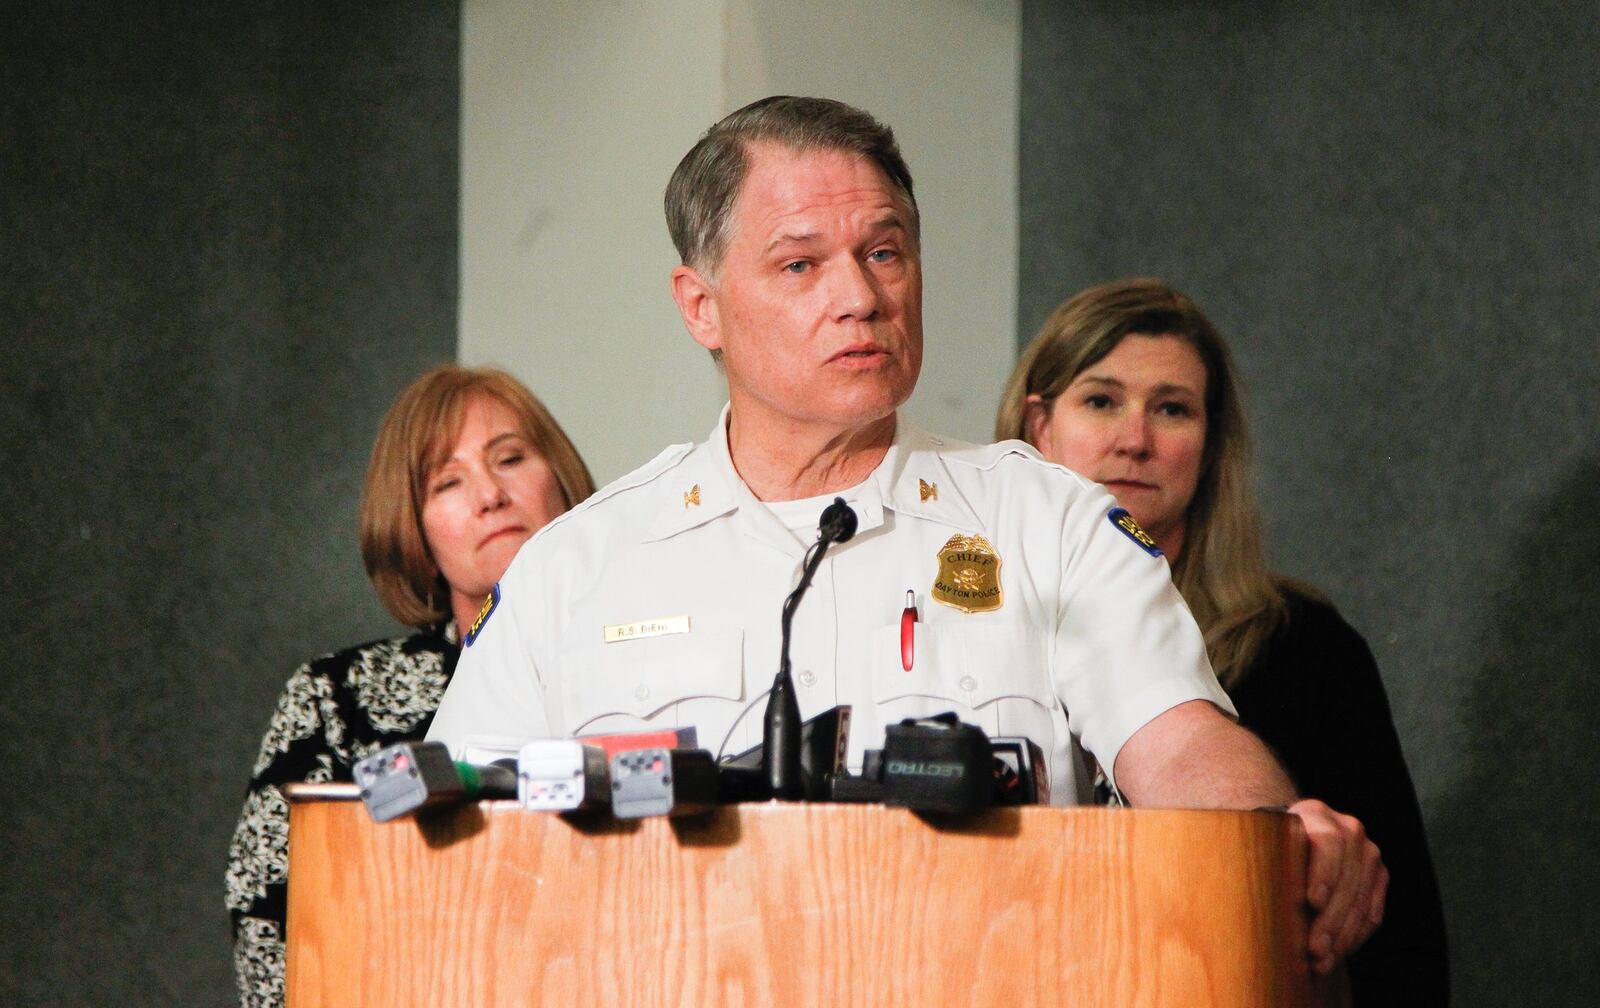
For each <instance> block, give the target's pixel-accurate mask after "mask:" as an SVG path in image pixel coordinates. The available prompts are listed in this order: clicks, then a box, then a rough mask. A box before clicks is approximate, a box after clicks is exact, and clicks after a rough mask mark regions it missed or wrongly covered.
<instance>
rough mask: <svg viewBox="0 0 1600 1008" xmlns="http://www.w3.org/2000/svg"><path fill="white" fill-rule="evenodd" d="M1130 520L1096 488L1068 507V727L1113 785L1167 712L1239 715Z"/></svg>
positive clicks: (1060, 677)
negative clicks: (1197, 709) (1205, 706)
mask: <svg viewBox="0 0 1600 1008" xmlns="http://www.w3.org/2000/svg"><path fill="white" fill-rule="evenodd" d="M1125 515H1126V512H1124V511H1122V510H1121V509H1120V508H1118V507H1117V506H1116V501H1115V499H1114V498H1113V497H1112V496H1111V495H1110V494H1109V493H1106V492H1105V491H1103V490H1102V489H1101V488H1099V487H1093V488H1086V490H1085V492H1083V493H1081V494H1078V495H1076V496H1075V498H1074V501H1073V503H1072V504H1071V505H1070V506H1069V508H1068V510H1067V516H1066V526H1065V532H1064V534H1063V537H1062V557H1061V571H1062V574H1061V577H1062V584H1061V592H1060V611H1059V614H1058V616H1059V622H1058V625H1057V631H1056V637H1055V645H1054V646H1055V662H1054V667H1055V688H1056V691H1057V693H1058V695H1059V697H1060V699H1061V701H1062V703H1063V704H1064V705H1065V706H1066V709H1067V721H1068V725H1069V727H1070V728H1071V730H1072V732H1073V734H1074V735H1077V736H1078V737H1079V738H1080V739H1082V741H1083V745H1084V748H1086V749H1088V750H1089V751H1090V752H1091V753H1093V754H1094V756H1095V757H1096V759H1098V760H1099V762H1100V765H1101V766H1102V767H1103V768H1104V769H1105V771H1106V774H1107V776H1108V777H1110V778H1112V783H1113V785H1114V784H1115V777H1114V772H1115V771H1114V768H1115V766H1116V760H1117V753H1118V752H1120V751H1121V749H1122V746H1123V743H1125V742H1126V741H1127V740H1128V739H1129V738H1130V737H1132V735H1133V733H1134V732H1136V731H1138V730H1139V729H1140V728H1142V727H1143V726H1144V725H1146V724H1148V723H1149V722H1150V721H1151V720H1152V719H1154V718H1155V717H1157V716H1158V715H1160V714H1161V713H1163V712H1164V711H1167V710H1169V709H1171V708H1173V707H1176V706H1177V705H1178V704H1181V703H1187V702H1188V701H1191V700H1207V701H1210V702H1211V703H1213V704H1215V705H1216V706H1217V707H1219V708H1220V709H1221V710H1223V711H1224V712H1226V713H1227V714H1228V715H1229V716H1234V714H1235V712H1234V708H1233V704H1232V703H1231V702H1230V701H1229V699H1228V697H1227V694H1226V693H1224V692H1223V690H1222V687H1221V686H1219V685H1218V684H1217V678H1216V675H1215V674H1214V673H1213V672H1212V670H1211V662H1210V660H1209V659H1208V658H1207V657H1206V649H1205V641H1204V639H1203V638H1202V636H1201V634H1200V628H1199V627H1198V626H1197V625H1196V624H1195V621H1194V616H1193V615H1191V614H1190V612H1189V607H1188V606H1187V605H1186V604H1185V603H1184V601H1183V597H1182V596H1181V595H1179V594H1178V590H1177V588H1176V587H1174V586H1173V584H1172V573H1171V570H1170V568H1168V566H1167V563H1166V560H1165V559H1164V558H1163V557H1162V556H1161V555H1159V553H1154V554H1153V553H1152V552H1151V550H1152V547H1151V545H1150V544H1149V543H1148V542H1144V541H1141V540H1140V538H1139V535H1138V534H1137V532H1136V530H1137V526H1136V525H1135V526H1132V527H1131V528H1129V527H1126V526H1125V525H1123V524H1119V523H1118V518H1119V517H1122V516H1125Z"/></svg>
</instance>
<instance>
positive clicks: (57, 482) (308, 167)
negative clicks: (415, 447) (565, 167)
mask: <svg viewBox="0 0 1600 1008" xmlns="http://www.w3.org/2000/svg"><path fill="white" fill-rule="evenodd" d="M457 61H458V26H457V14H456V12H455V9H454V6H453V5H450V4H437V3H421V2H419V3H411V4H403V3H390V4H384V5H369V4H325V3H321V2H300V3H288V2H270V0H269V2H253V3H248V4H245V3H229V4H194V3H143V4H137V5H124V4H104V3H77V4H70V3H69V4H61V3H58V4H48V5H45V4H33V5H21V4H7V5H5V9H4V13H3V14H0V95H3V96H4V97H3V98H0V151H3V153H0V347H4V348H5V356H4V362H5V366H4V367H3V368H0V457H3V458H4V460H5V468H6V474H5V478H4V479H3V480H0V515H3V516H4V519H3V520H4V527H5V534H4V535H3V536H0V571H4V576H3V579H0V580H3V582H4V587H3V589H0V591H3V593H4V601H5V604H4V605H3V606H0V612H3V616H0V620H3V632H4V639H5V641H6V646H5V657H4V659H3V662H4V672H3V675H0V746H3V748H4V757H5V760H4V762H5V772H4V773H3V774H0V809H4V813H5V820H6V821H5V825H4V826H3V827H0V865H4V866H5V867H4V869H3V870H0V907H4V911H3V914H4V923H3V924H0V1004H6V1005H32V1004H38V1005H112V1004H124V1005H179V1004H181V1005H219V1004H226V1003H227V1002H228V1001H229V999H230V998H232V996H233V995H232V990H233V981H232V967H231V958H230V952H229V938H228V925H227V916H226V913H225V911H224V909H223V905H222V873H223V868H224V860H225V854H226V850H227V843H228V839H229V835H230V834H231V832H232V828H233V821H234V819H235V817H236V816H237V815H238V810H239V801H240V798H241V795H242V791H243V786H244V782H245V778H246V775H247V773H248V772H249V766H250V763H251V761H252V760H253V758H254V754H255V750H256V747H257V745H259V742H260V738H261V732H262V730H263V729H264V728H265V726H266V722H267V716H268V714H270V712H271V709H272V704H273V702H274V699H275V698H276V696H277V694H278V692H279V690H281V689H282V686H283V682H284V680H285V679H287V678H288V675H289V672H290V671H291V669H292V668H293V667H294V666H295V665H296V664H298V663H299V662H301V661H304V660H305V659H306V658H308V657H309V656H311V655H313V654H316V653H319V652H321V651H325V650H329V649H331V648H334V647H339V646H343V645H347V644H349V643H351V642H353V641H356V640H363V639H368V638H371V637H374V636H378V635H381V634H386V633H388V632H390V630H391V628H392V627H393V624H392V623H391V622H390V620H389V619H388V617H387V616H386V615H385V614H384V613H383V612H382V610H381V609H380V608H379V606H378V604H377V602H376V599H375V598H374V595H373V592H372V591H371V588H370V587H369V586H368V585H367V583H366V578H365V576H364V575H363V573H362V571H361V562H360V558H359V556H358V554H357V552H356V548H355V511H356V501H357V496H358V492H359V481H360V478H361V474H362V472H363V470H364V469H365V466H366V456H367V452H368V450H369V448H370V445H371V442H372V435H373V433H374V432H375V431H376V429H377V424H378V421H379V419H380V417H381V415H382V412H383V410H384V409H385V408H386V407H387V405H388V403H389V402H390V401H391V400H392V399H393V398H394V396H395V394H396V393H397V392H398V391H399V390H400V388H401V387H402V386H403V385H404V384H405V383H406V382H407V381H409V380H410V378H411V377H412V376H414V375H415V374H416V373H417V372H418V371H420V370H421V369H422V368H424V367H425V366H428V365H431V364H434V363H438V362H440V361H443V360H448V359H450V358H451V357H452V356H453V355H454V353H455V310H456V200H457V174H456V158H457V151H458V140H457V129H458V109H459V104H458V79H457V73H458V62H457Z"/></svg>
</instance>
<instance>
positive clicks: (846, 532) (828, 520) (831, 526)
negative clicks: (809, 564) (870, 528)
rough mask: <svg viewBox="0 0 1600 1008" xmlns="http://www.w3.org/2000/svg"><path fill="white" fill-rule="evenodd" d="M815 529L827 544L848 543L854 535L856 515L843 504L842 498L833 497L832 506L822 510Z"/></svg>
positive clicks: (848, 506)
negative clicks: (820, 518)
mask: <svg viewBox="0 0 1600 1008" xmlns="http://www.w3.org/2000/svg"><path fill="white" fill-rule="evenodd" d="M817 529H818V531H819V532H821V533H822V537H823V538H824V539H826V540H828V541H829V542H835V543H842V542H849V541H850V537H851V536H853V535H855V534H856V513H855V511H854V510H853V509H852V508H851V507H850V505H848V504H846V503H845V502H844V498H843V497H835V498H834V499H833V503H832V504H829V505H828V506H827V507H825V508H823V509H822V520H821V521H820V522H818V524H817Z"/></svg>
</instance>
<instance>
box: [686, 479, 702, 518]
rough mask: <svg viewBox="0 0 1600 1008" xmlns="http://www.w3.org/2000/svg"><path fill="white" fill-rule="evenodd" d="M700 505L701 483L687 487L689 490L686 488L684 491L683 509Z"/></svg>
mask: <svg viewBox="0 0 1600 1008" xmlns="http://www.w3.org/2000/svg"><path fill="white" fill-rule="evenodd" d="M699 506H700V484H698V483H696V484H695V485H694V486H692V487H690V488H689V489H687V490H685V491H684V492H683V509H684V510H685V511H687V510H689V508H690V507H699Z"/></svg>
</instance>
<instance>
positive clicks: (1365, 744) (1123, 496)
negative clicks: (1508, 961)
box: [995, 279, 1449, 1005]
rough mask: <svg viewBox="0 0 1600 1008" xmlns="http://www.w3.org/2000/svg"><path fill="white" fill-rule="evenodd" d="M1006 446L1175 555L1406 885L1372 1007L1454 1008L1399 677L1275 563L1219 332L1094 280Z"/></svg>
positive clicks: (1161, 300) (1275, 735)
mask: <svg viewBox="0 0 1600 1008" xmlns="http://www.w3.org/2000/svg"><path fill="white" fill-rule="evenodd" d="M995 437H996V438H997V439H999V440H1005V439H1011V438H1017V439H1021V440H1024V441H1027V442H1029V443H1030V444H1032V445H1033V446H1034V447H1036V448H1038V449H1039V451H1040V453H1041V454H1042V455H1044V457H1045V458H1046V459H1048V460H1050V461H1052V462H1056V463H1059V464H1061V465H1064V466H1066V467H1068V468H1070V469H1074V470H1076V471H1077V472H1078V473H1080V474H1081V475H1083V476H1086V477H1088V478H1090V479H1093V480H1095V481H1097V482H1099V483H1101V484H1103V485H1104V486H1105V487H1106V488H1107V489H1108V490H1110V491H1111V493H1112V494H1113V495H1114V496H1115V497H1116V498H1117V502H1118V503H1119V504H1120V505H1121V506H1122V507H1124V508H1126V509H1127V510H1128V512H1130V513H1131V515H1132V516H1133V518H1134V520H1135V521H1137V522H1138V524H1139V525H1140V526H1141V527H1142V528H1143V529H1144V530H1145V531H1146V532H1147V533H1148V534H1149V535H1150V537H1152V538H1153V539H1154V540H1155V542H1156V544H1157V545H1158V546H1159V547H1160V549H1161V551H1162V552H1164V553H1165V555H1166V556H1167V559H1168V561H1169V562H1170V564H1171V565H1172V576H1173V581H1174V582H1175V583H1176V585H1177V587H1178V590H1179V591H1180V592H1181V593H1182V595H1183V597H1184V599H1185V600H1186V601H1187V602H1188V603H1189V608H1190V609H1191V610H1192V611H1193V613H1194V616H1195V619H1196V621H1197V622H1198V623H1199V624H1200V628H1201V630H1202V631H1203V632H1204V634H1205V639H1206V647H1207V650H1208V652H1209V653H1210V656H1211V662H1212V666H1213V668H1214V669H1215V671H1216V673H1217V678H1218V680H1219V681H1220V682H1221V684H1222V686H1223V688H1224V689H1225V690H1226V691H1227V692H1228V695H1229V697H1230V698H1231V699H1232V700H1233V702H1234V705H1235V706H1236V707H1237V708H1238V711H1239V719H1240V721H1241V723H1242V724H1243V725H1244V726H1245V727H1247V728H1249V729H1251V730H1252V731H1254V732H1255V733H1256V734H1257V735H1259V736H1261V738H1262V739H1263V740H1264V741H1265V742H1266V743H1267V744H1268V745H1269V746H1271V747H1272V749H1273V750H1274V751H1275V752H1276V753H1277V754H1278V756H1279V758H1280V759H1281V760H1282V761H1283V764H1284V767H1285V768H1286V769H1287V770H1288V772H1289V775H1290V777H1291V778H1293V779H1294V781H1295V783H1296V785H1297V786H1298V787H1299V788H1300V790H1301V792H1302V793H1303V794H1305V795H1307V796H1310V797H1314V798H1319V799H1321V800H1322V801H1324V802H1326V803H1327V804H1329V805H1331V806H1333V807H1334V808H1337V809H1339V810H1340V811H1341V812H1345V813H1347V814H1350V815H1353V816H1355V817H1356V818H1357V819H1360V820H1361V822H1362V823H1363V824H1365V826H1366V828H1367V831H1368V834H1369V835H1370V836H1371V837H1372V839H1373V840H1374V842H1376V843H1377V845H1378V849H1379V850H1380V851H1381V852H1382V854H1383V859H1384V863H1385V865H1386V866H1387V867H1388V869H1389V892H1388V897H1387V903H1386V910H1385V914H1384V920H1383V923H1382V925H1381V926H1380V927H1379V928H1378V930H1377V931H1376V932H1374V934H1373V935H1372V937H1371V938H1369V939H1368V940H1367V942H1366V944H1365V945H1363V946H1362V947H1361V948H1360V949H1358V950H1357V951H1356V952H1355V953H1353V954H1352V955H1351V956H1350V958H1349V960H1348V963H1347V965H1348V968H1349V975H1350V981H1351V989H1352V994H1353V997H1354V1003H1355V1004H1356V1005H1367V1004H1387V1003H1390V1002H1392V1001H1398V1000H1399V999H1401V998H1402V997H1403V998H1405V999H1407V1000H1412V1001H1415V1002H1417V1003H1421V1004H1430V1005H1431V1004H1443V1003H1445V1002H1446V1001H1447V1000H1448V997H1449V976H1448V970H1447V961H1446V951H1445V935H1444V916H1443V912H1442V910H1441V907H1440V903H1439V891H1438V884H1437V882H1436V881H1435V879H1434V873H1433V864H1432V860H1431V858H1430V856H1429V853H1428V845H1427V838H1426V836H1425V835H1424V833H1423V825H1422V814H1421V811H1420V809H1419V808H1418V805H1417V798H1416V792H1415V789H1414V788H1413V787H1412V783H1411V776H1410V773H1409V772H1408V770H1407V769H1406V764H1405V757H1404V755H1403V754H1402V752H1401V749H1400V742H1399V738H1398V737H1397V735H1396V733H1395V729H1394V723H1393V720H1392V718H1391V717H1390V713H1389V701H1388V697H1387V695H1386V694H1385V692H1384V688H1383V681H1382V679H1381V677H1380V676H1379V674H1378V669H1377V665H1376V663H1375V662H1374V661H1373V658H1372V653H1371V651H1370V650H1369V649H1368V647H1367V644H1366V642H1365V641H1364V640H1362V639H1361V636H1360V635H1359V634H1357V633H1356V632H1355V630H1353V629H1352V628H1351V627H1350V625H1349V624H1347V623H1346V622H1345V621H1344V620H1343V619H1342V618H1341V617H1340V616H1339V614H1338V612H1337V611H1336V610H1335V609H1334V608H1333V606H1331V605H1330V604H1328V602H1327V601H1326V600H1325V599H1324V598H1323V597H1322V596H1321V594H1320V593H1319V592H1317V591H1316V590H1315V589H1314V588H1311V587H1310V586H1308V585H1304V584H1300V583H1297V582H1292V581H1289V580H1288V579H1285V578H1282V577H1279V576H1277V575H1274V574H1273V573H1272V572H1271V571H1270V570H1269V569H1268V567H1267V560H1266V550H1265V547H1264V545H1263V542H1262V533H1261V518H1260V513H1259V511H1258V510H1257V507H1256V503H1255V499H1254V495H1253V492H1252V488H1251V470H1250V435H1249V432H1248V428H1247V424H1246V422H1245V415H1244V409H1243V405H1242V403H1241V399H1240V390H1239V383H1238V379H1237V378H1236V376H1235V372H1234V366H1233V361H1232V357H1231V355H1230V354H1229V352H1228V346H1227V344H1226V343H1225V342H1224V341H1223V339H1222V336H1221V334H1220V333H1218V332H1217V329H1216V327H1215V326H1213V325H1212V324H1211V321H1210V320H1209V319H1207V318H1206V316H1205V315H1204V314H1203V313H1202V312H1201V311H1200V309H1199V308H1197V307H1196V306H1195V304H1194V302H1192V301H1190V300H1189V299H1188V298H1187V297H1185V296H1184V295H1183V294H1182V293H1180V292H1179V291H1177V290H1174V289H1173V288H1171V287H1169V286H1167V285H1166V284H1163V283H1161V282H1159V281H1156V280H1149V279H1129V280H1119V281H1114V282H1111V283H1106V284H1101V285H1099V286H1097V287H1091V288H1089V289H1088V290H1085V291H1083V292H1081V293H1079V294H1077V295H1076V296H1074V297H1072V298H1070V299H1068V300H1067V301H1066V302H1064V303H1063V304H1062V305H1061V306H1060V307H1058V308H1057V309H1056V310H1055V312H1054V313H1053V314H1052V315H1051V316H1050V318H1049V319H1048V320H1047V321H1046V322H1045V324H1044V326H1043V328H1042V329H1041V330H1040V332H1039V334H1038V336H1036V337H1035V338H1034V340H1033V342H1032V343H1031V344H1030V345H1029V346H1028V348H1027V349H1026V350H1024V351H1023V353H1022V356H1021V358H1020V359H1019V360H1018V362H1017V366H1016V369H1015V370H1014V371H1013V372H1012V375H1011V379H1010V381H1009V382H1008V383H1007V386H1006V391H1005V395H1004V398H1003V399H1002V401H1001V405H1000V411H999V416H998V418H997V420H996V423H995Z"/></svg>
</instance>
